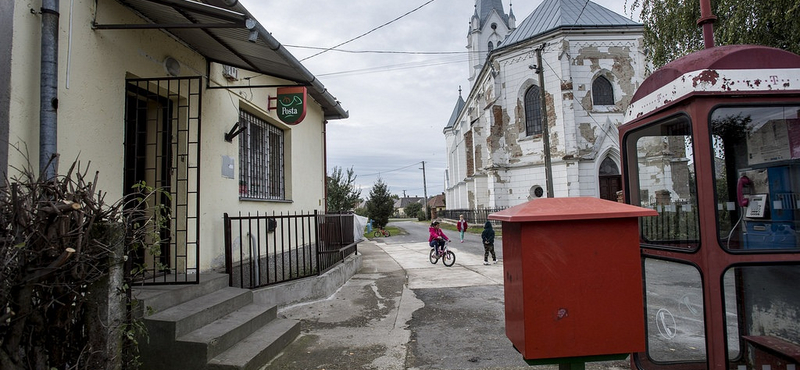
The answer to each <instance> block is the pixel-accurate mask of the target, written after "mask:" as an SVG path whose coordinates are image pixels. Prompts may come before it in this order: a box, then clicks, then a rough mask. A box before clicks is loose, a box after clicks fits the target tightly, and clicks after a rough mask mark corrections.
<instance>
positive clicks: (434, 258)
mask: <svg viewBox="0 0 800 370" xmlns="http://www.w3.org/2000/svg"><path fill="white" fill-rule="evenodd" d="M428 258H429V259H430V260H431V263H432V264H434V265H435V264H436V262H439V256H437V255H436V250H435V249H433V248H431V254H430V255H429V256H428Z"/></svg>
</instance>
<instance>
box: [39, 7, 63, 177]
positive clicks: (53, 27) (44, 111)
mask: <svg viewBox="0 0 800 370" xmlns="http://www.w3.org/2000/svg"><path fill="white" fill-rule="evenodd" d="M58 17H59V14H58V0H42V61H41V63H42V64H41V68H42V72H41V73H42V76H41V83H40V99H39V100H40V103H39V104H40V106H39V171H40V174H41V175H42V178H43V179H44V180H52V179H54V178H55V177H56V174H57V173H58V157H56V154H57V153H58V151H57V147H56V144H57V142H58V141H57V140H58V137H57V127H58V126H57V122H58ZM51 161H52V162H51Z"/></svg>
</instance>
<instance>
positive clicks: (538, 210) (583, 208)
mask: <svg viewBox="0 0 800 370" xmlns="http://www.w3.org/2000/svg"><path fill="white" fill-rule="evenodd" d="M656 215H658V212H656V210H654V209H648V208H642V207H637V206H632V205H630V204H625V203H619V202H612V201H610V200H605V199H600V198H594V197H572V198H540V199H534V200H531V201H529V202H526V203H524V204H520V205H518V206H515V207H511V208H508V209H505V210H502V211H500V212H495V213H492V214H490V215H489V219H490V220H498V221H505V222H531V221H557V220H589V219H599V218H628V217H642V216H656Z"/></svg>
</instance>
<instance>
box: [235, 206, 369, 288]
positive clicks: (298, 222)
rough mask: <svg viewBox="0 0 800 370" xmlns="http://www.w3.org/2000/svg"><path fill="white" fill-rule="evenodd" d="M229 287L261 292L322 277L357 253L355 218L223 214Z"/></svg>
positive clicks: (316, 215) (308, 215)
mask: <svg viewBox="0 0 800 370" xmlns="http://www.w3.org/2000/svg"><path fill="white" fill-rule="evenodd" d="M224 222H225V272H226V273H227V274H228V275H229V277H230V281H229V284H230V286H234V287H240V288H247V289H252V288H258V287H263V286H267V285H272V284H277V283H281V282H285V281H290V280H295V279H300V278H305V277H310V276H316V275H321V274H323V273H324V272H325V271H327V270H329V269H330V268H332V267H333V266H335V265H336V264H338V263H340V262H342V261H343V260H344V259H345V258H347V257H348V256H349V255H351V254H353V253H355V252H356V251H357V246H358V244H357V242H356V241H355V238H354V237H355V235H354V231H353V222H354V221H353V215H351V214H343V215H325V214H319V213H317V212H316V211H314V212H313V213H301V214H286V215H284V214H280V215H275V214H272V215H266V214H258V213H257V214H255V215H251V214H247V215H241V214H240V215H239V216H229V215H228V214H227V213H226V214H225V221H224Z"/></svg>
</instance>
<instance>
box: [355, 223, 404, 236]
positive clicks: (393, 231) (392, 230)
mask: <svg viewBox="0 0 800 370" xmlns="http://www.w3.org/2000/svg"><path fill="white" fill-rule="evenodd" d="M376 230H378V229H377V228H375V227H373V228H372V232H365V233H364V237H365V238H367V239H375V231H376ZM385 230H386V231H388V232H389V235H391V236H395V235H400V234H405V230H403V229H401V228H399V227H394V226H389V227H387V228H385ZM391 236H390V238H391ZM378 238H383V236H379V237H378Z"/></svg>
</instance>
